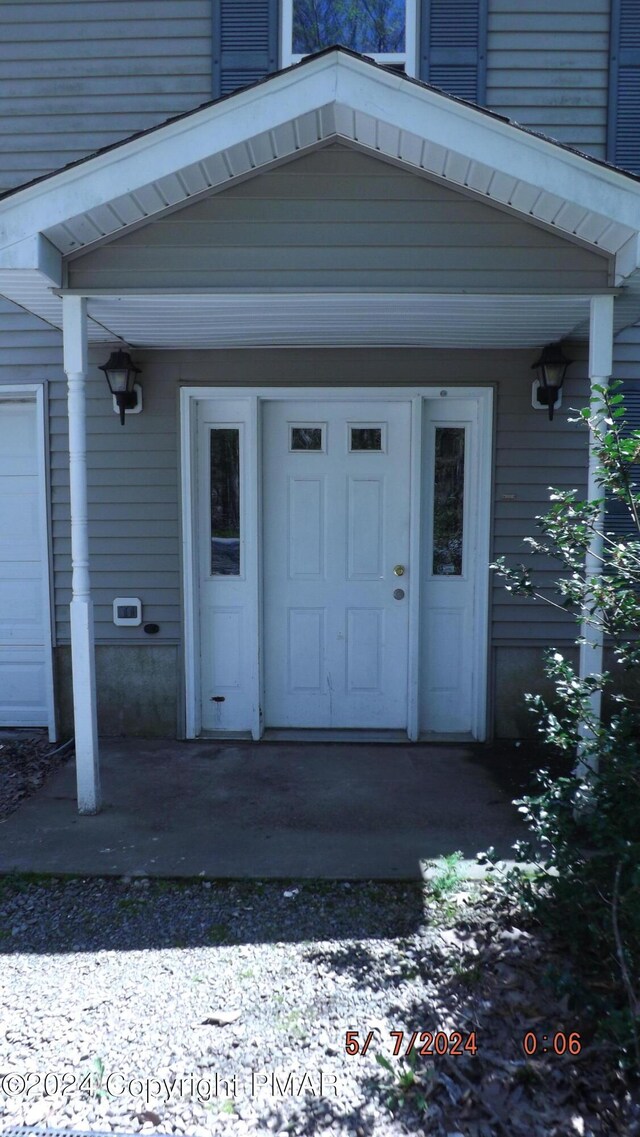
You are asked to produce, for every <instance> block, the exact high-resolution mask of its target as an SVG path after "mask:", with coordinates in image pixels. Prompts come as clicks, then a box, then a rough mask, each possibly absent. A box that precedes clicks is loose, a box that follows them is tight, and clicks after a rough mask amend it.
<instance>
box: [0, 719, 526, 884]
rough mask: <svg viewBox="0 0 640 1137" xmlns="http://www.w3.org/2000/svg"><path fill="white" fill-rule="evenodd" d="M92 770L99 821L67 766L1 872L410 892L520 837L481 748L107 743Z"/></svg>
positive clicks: (10, 822)
mask: <svg viewBox="0 0 640 1137" xmlns="http://www.w3.org/2000/svg"><path fill="white" fill-rule="evenodd" d="M513 756H514V761H515V760H516V757H517V752H516V751H514V754H513ZM493 765H494V767H495V763H494V764H493ZM101 767H102V781H103V793H104V808H103V811H102V813H100V814H99V815H98V816H96V817H80V816H79V815H78V813H77V810H76V798H75V766H74V763H73V761H71V762H68V763H67V764H66V765H65V766H64V767H62V768H61V769H59V770H57V771H56V772H55V773H54V774H53V775H52V776H51V778H50V780H49V781H48V783H47V784H46V785H45V786H44V787H43V788H42V789H41V790H39V791H38V792H37V793H36V794H35V796H34V797H32V798H30V799H29V800H27V801H25V802H24V803H23V804H22V806H21V807H20V808H19V809H18V810H17V811H16V812H15V813H14V814H12V815H11V816H10V817H8V818H7V819H6V820H5V821H4V822H3V823H2V824H0V872H3V873H6V872H11V871H21V872H38V873H40V872H43V873H52V874H54V875H58V874H61V875H62V874H66V873H70V874H80V875H95V876H98V875H137V874H143V875H148V876H158V877H194V876H198V875H200V876H205V877H211V878H224V877H227V878H242V877H244V878H257V879H260V878H265V879H267V878H275V879H278V878H282V879H286V878H295V877H298V878H310V879H313V878H324V879H353V880H356V879H378V880H393V879H409V880H415V879H418V878H419V877H420V876H421V875H422V873H421V862H422V861H424V860H432V859H435V858H438V857H441V856H443V855H446V854H449V853H453V852H455V851H456V850H458V849H459V850H461V851H462V852H463V853H464V855H465V857H466V858H469V859H471V860H473V859H474V858H475V854H476V852H478V851H479V850H483V849H486V848H487V847H488V846H489V845H493V846H495V847H496V849H497V851H498V853H499V854H500V856H502V857H505V858H509V857H511V856H512V850H511V846H512V844H513V842H514V841H516V840H517V839H518V838H522V837H524V836H526V833H525V831H524V829H523V826H522V823H521V821H520V818H519V815H518V813H517V811H516V809H515V808H514V806H513V805H512V804H511V798H512V797H514V796H516V787H515V786H514V785H513V784H510V782H509V779H508V778H507V779H506V780H505V778H504V776H502V775H500V772H499V770H498V769H497V768H492V761H491V750H490V748H488V747H487V746H479V745H460V744H459V745H432V744H424V745H422V744H415V745H407V744H401V745H389V744H377V745H376V744H373V743H360V744H358V743H350V744H345V743H330V742H326V743H310V742H308V743H304V744H303V743H299V742H298V743H276V742H271V743H264V742H262V743H258V744H255V743H251V742H236V743H233V744H231V743H224V744H221V743H219V742H214V741H196V742H174V741H156V740H152V741H143V740H140V739H122V740H121V739H117V740H116V739H108V740H103V742H102V744H101ZM502 769H504V759H503V764H502ZM507 770H508V766H507Z"/></svg>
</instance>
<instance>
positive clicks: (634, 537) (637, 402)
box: [605, 379, 640, 541]
mask: <svg viewBox="0 0 640 1137" xmlns="http://www.w3.org/2000/svg"><path fill="white" fill-rule="evenodd" d="M621 392H622V394H623V395H624V406H625V410H626V416H625V426H626V429H625V430H624V432H623V433H624V434H625V435H627V434H630V433H631V432H632V431H634V430H640V379H625V380H624V385H623V387H622V388H621ZM632 482H633V483H634V485H635V487H636V493H637V492H638V491H639V490H640V464H639V465H636V466H634V467H633V473H632ZM605 531H606V532H608V533H615V535H616V537H620V538H621V539H622V540H627V541H638V540H640V537H639V536H638V530H637V529H636V526H635V523H634V520H633V518H632V516H631V514H630V513H629V509H628V507H627V506H626V505H625V504H624V502H621V501H616V499H615V498H613V499H612V498H610V497H608V498H607V513H606V518H605Z"/></svg>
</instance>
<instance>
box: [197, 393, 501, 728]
mask: <svg viewBox="0 0 640 1137" xmlns="http://www.w3.org/2000/svg"><path fill="white" fill-rule="evenodd" d="M443 396H446V397H447V398H448V399H449V400H450V401H451V402H452V403H455V400H456V398H458V399H475V400H476V402H477V404H478V472H477V473H478V477H477V490H476V494H477V497H476V503H475V507H476V509H477V518H478V525H477V544H476V548H475V550H474V556H473V560H474V563H475V565H476V580H475V613H474V632H473V645H472V651H473V675H474V691H473V734H474V737H475V738H476V739H477V740H478V741H479V742H482V741H484V739H485V738H486V731H487V675H488V648H489V556H490V540H491V534H490V525H491V497H492V495H491V485H492V439H493V388H492V387H491V386H486V387H457V386H452V387H446V386H445V387H441V386H438V387H331V386H326V387H324V386H323V387H321V388H313V389H310V388H309V387H235V386H225V387H216V386H213V385H212V386H200V387H195V386H188V387H182V388H181V389H180V450H181V453H180V473H181V501H182V580H183V616H184V674H185V737H186V738H197V737H198V736H199V734H200V730H201V708H200V694H199V693H200V644H199V639H200V633H199V600H198V577H197V563H198V561H197V550H196V541H197V521H196V512H195V511H196V501H197V493H196V490H197V465H196V457H197V456H196V447H195V445H194V439H195V423H196V411H197V402H198V401H201V400H208V399H216V398H218V399H247V400H250V419H251V424H252V430H251V434H252V435H253V439H254V443H255V445H254V446H253V448H251V447H250V448H249V455H248V457H249V468H248V475H249V478H250V482H251V485H250V487H249V500H248V502H247V504H249V503H250V502H251V504H253V517H250V518H248V523H249V524H251V525H254V526H256V527H258V530H257V531H258V533H260V532H261V529H260V528H259V527H260V526H261V517H260V512H261V504H260V503H261V495H260V492H259V486H260V469H261V457H260V433H261V432H260V406H261V401H262V400H265V399H269V400H274V399H282V400H286V401H289V400H293V399H295V400H298V401H300V400H303V399H307V400H309V401H310V402H311V401H317V400H318V399H319V398H320V399H325V400H326V399H333V400H336V401H352V400H354V399H360V400H362V399H376V398H378V399H384V400H393V399H398V400H404V401H407V400H408V401H410V402H411V405H412V425H411V445H412V459H411V466H412V469H411V473H412V484H411V504H410V524H411V557H412V560H411V563H412V564H419V563H420V559H419V556H420V514H421V501H420V498H421V476H420V472H421V468H422V466H421V463H422V414H421V413H420V412H421V410H422V405H423V400H424V399H436V398H441V397H443ZM257 548H258V552H257V558H258V559H257V565H256V568H257V573H256V583H257V587H256V589H255V592H254V596H253V602H252V608H253V612H252V613H251V616H252V619H253V625H254V627H255V629H256V630H257V640H258V642H257V644H256V649H257V653H258V667H257V670H256V673H255V684H256V691H255V697H254V699H253V703H254V706H255V708H256V712H255V715H254V721H253V723H252V728H251V733H252V736H253V738H254V739H256V740H257V739H259V738H260V737H261V734H262V721H261V716H260V708H261V707H262V706H264V700H263V682H262V651H261V644H262V611H261V596H262V588H261V583H262V582H261V575H262V573H261V563H262V557H261V549H260V542H259V541H258V542H257ZM419 575H420V574H419V573H416V577H419ZM409 603H410V613H409V620H410V633H409V671H408V674H409V682H408V720H407V733H408V736H409V739H410V740H412V741H417V739H418V737H419V727H418V711H419V698H418V695H419V673H418V669H419V628H420V623H419V613H420V596H419V585H418V586H416V581H415V578H414V583H413V585H412V589H411V596H410V602H409Z"/></svg>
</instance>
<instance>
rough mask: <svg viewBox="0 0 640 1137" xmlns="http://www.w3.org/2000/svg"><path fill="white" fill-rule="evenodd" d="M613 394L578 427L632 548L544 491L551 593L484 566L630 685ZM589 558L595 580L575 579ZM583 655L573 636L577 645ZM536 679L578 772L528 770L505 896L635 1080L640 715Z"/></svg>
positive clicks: (628, 474) (574, 681) (636, 447)
mask: <svg viewBox="0 0 640 1137" xmlns="http://www.w3.org/2000/svg"><path fill="white" fill-rule="evenodd" d="M620 387H621V384H620V383H612V385H611V387H610V388H609V389H608V390H607V389H606V388H604V387H598V388H596V395H595V397H594V399H593V400H592V402H591V405H590V406H589V407H587V408H586V409H585V410H584V411H582V412H581V416H580V417H581V418H582V419H583V420H584V422H585V423H586V424H587V425H589V426H590V427H591V428H592V430H593V432H594V439H595V449H596V453H597V457H598V475H597V481H598V484H599V485H600V486H601V487H602V489H603V490H604V491H606V493H607V494H608V495H610V496H611V497H613V498H616V499H618V500H620V501H623V502H624V503H625V505H626V507H627V509H628V511H629V514H630V517H631V518H632V521H633V525H634V527H635V531H636V532H637V537H636V532H634V536H633V539H628V540H622V539H620V538H619V537H616V536H615V535H614V534H612V533H610V532H608V531H607V530H606V526H603V525H602V522H601V511H600V502H584V501H578V500H577V492H576V491H575V490H574V491H568V492H567V491H552V496H551V501H552V506H551V509H550V510H549V512H548V513H547V514H546V515H545V516H544V517H542V518H537V521H538V524H539V527H540V529H541V531H542V534H543V538H542V539H539V538H528V539H527V543H528V544H529V546H530V548H531V550H532V551H533V552H534V553H536V554H542V555H544V556H551V557H554V558H555V559H556V560H557V561H559V562H560V565H561V569H562V575H561V577H560V578H559V579H558V580H557V582H556V584H555V588H554V592H553V594H552V595H549V593H548V592H547V593H545V592H543V591H541V590H540V589H539V588H537V586H536V584H535V582H534V579H533V576H532V574H531V572H530V571H529V570H528V569H527V568H525V567H524V566H523V565H520V566H518V567H517V568H510V567H508V566H507V565H506V563H505V560H504V558H501V559H500V560H499V561H498V562H497V563H496V564H495V565H494V566H492V567H493V568H495V569H496V570H497V571H498V573H499V574H500V575H501V576H502V577H504V579H505V580H506V582H507V584H506V587H507V589H508V590H509V591H511V592H513V593H515V594H518V595H524V596H528V597H531V598H534V599H538V600H540V601H543V602H545V603H548V604H553V605H555V606H556V607H560V608H562V609H563V610H566V611H569V612H572V613H574V615H575V617H576V620H577V621H578V622H581V621H584V623H585V624H586V625H587V627H589V628H595V629H598V630H599V631H602V632H603V633H604V634H605V636H606V637H607V641H606V642H607V645H608V646H610V648H611V650H612V652H613V656H614V659H615V660H616V670H617V669H618V667H619V668H620V669H621V670H624V671H627V672H628V671H634V670H637V669H638V668H639V667H640V638H639V634H640V492H639V490H638V486H637V485H636V484H635V483H634V465H635V464H636V463H637V462H638V461H640V431H630V430H628V428H627V427H626V425H625V406H624V400H623V396H622V394H621V391H620ZM574 421H575V420H574ZM588 551H590V552H591V554H592V560H591V565H593V563H594V561H593V555H595V558H596V559H597V563H598V565H599V568H600V571H599V572H597V571H596V572H594V571H593V568H592V569H591V571H588V570H587V568H586V567H585V564H586V555H587V552H588ZM583 642H584V641H583V640H582V638H581V636H580V635H578V637H577V639H576V643H577V644H581V643H583ZM545 671H546V674H547V676H548V678H549V679H550V680H551V681H552V683H553V686H554V689H555V699H554V701H553V704H552V705H551V704H549V703H547V702H546V701H545V700H544V699H543V698H542V697H541V696H539V695H528V696H527V697H526V698H527V702H528V704H529V707H530V709H531V710H532V711H533V712H534V713H535V714H536V715H537V717H538V721H539V729H540V732H541V733H542V734H543V736H544V738H545V741H546V742H547V743H548V745H549V746H550V748H551V752H552V754H553V753H555V754H559V753H565V754H567V753H574V754H575V755H576V756H577V758H578V761H577V763H576V766H575V768H574V771H573V773H571V774H569V775H568V776H562V777H556V776H554V775H553V774H552V773H551V772H550V771H549V770H542V771H540V772H539V774H538V787H539V788H538V792H536V793H535V794H532V795H530V796H529V797H526V798H523V799H522V800H520V801H519V802H517V803H516V804H517V805H518V806H519V808H520V811H521V812H522V813H523V815H524V817H525V819H526V821H527V823H528V826H529V828H530V830H531V833H532V837H533V840H532V842H531V843H529V844H526V843H519V845H518V846H516V858H517V860H519V861H520V862H522V861H525V860H527V861H533V862H534V863H535V864H536V865H537V867H538V869H539V872H538V874H537V875H536V876H534V877H533V878H531V876H529V875H527V874H524V873H523V872H515V873H512V874H511V877H510V883H511V886H512V890H513V889H515V893H516V894H517V897H518V900H519V902H520V903H521V904H524V905H527V906H528V907H529V908H530V909H532V910H533V911H535V913H536V914H537V916H538V918H539V919H540V920H541V922H542V923H543V925H544V926H546V927H547V928H549V929H550V930H551V931H552V932H553V934H554V936H555V937H556V939H557V941H558V942H559V943H560V944H561V945H562V947H563V949H564V954H565V957H566V959H567V963H568V967H567V970H566V973H565V974H564V975H563V976H561V977H558V976H556V978H557V979H561V980H562V982H563V984H564V989H565V990H566V991H567V992H568V993H569V994H570V995H572V996H573V1001H574V1003H575V1005H576V1007H577V1009H579V1010H580V1011H581V1012H583V1013H584V1014H585V1016H586V1017H587V1018H588V1019H590V1020H591V1021H592V1023H593V1025H594V1028H595V1029H596V1030H597V1032H598V1033H601V1034H605V1035H606V1036H608V1038H609V1039H610V1040H613V1042H614V1043H615V1044H616V1046H617V1047H619V1050H620V1054H621V1056H622V1058H623V1060H624V1062H625V1064H627V1065H635V1066H636V1068H637V1070H638V1072H640V707H639V706H638V703H637V702H636V701H635V700H630V699H629V698H628V697H626V696H625V695H623V694H622V693H621V691H620V689H619V687H620V684H619V681H618V682H617V681H616V680H614V679H613V677H612V675H611V674H610V673H604V674H598V673H596V674H592V675H588V676H586V677H584V678H582V679H581V678H580V677H579V675H578V674H577V673H576V671H575V669H574V668H573V667H572V665H571V664H570V663H569V662H568V661H567V660H566V659H565V658H564V657H563V656H562V654H561V653H560V652H558V651H555V650H551V651H549V652H548V653H547V655H546V663H545ZM603 691H606V692H607V693H608V696H609V699H610V702H611V705H612V708H613V711H612V713H611V714H610V716H609V719H608V721H606V722H605V721H601V719H600V716H599V697H600V695H601V693H602V692H603ZM488 857H489V859H490V860H491V851H489V854H488Z"/></svg>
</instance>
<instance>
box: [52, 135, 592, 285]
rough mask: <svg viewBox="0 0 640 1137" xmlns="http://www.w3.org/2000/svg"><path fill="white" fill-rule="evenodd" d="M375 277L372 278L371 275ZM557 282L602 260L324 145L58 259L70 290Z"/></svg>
mask: <svg viewBox="0 0 640 1137" xmlns="http://www.w3.org/2000/svg"><path fill="white" fill-rule="evenodd" d="M372 273H375V281H374V280H373V278H372ZM550 274H552V275H553V280H554V284H555V285H556V286H557V287H558V288H560V289H561V288H573V287H575V288H599V287H604V286H606V285H607V282H608V281H607V259H606V258H604V257H602V256H598V255H596V254H594V253H592V252H590V251H588V250H586V249H583V248H581V247H579V246H577V245H574V244H571V243H569V242H567V241H566V240H563V239H562V238H561V237H559V236H558V235H557V234H555V233H551V232H547V231H546V230H544V229H542V228H539V227H536V226H534V225H531V224H527V223H525V222H523V221H519V220H514V219H512V218H510V217H507V215H506V214H505V213H504V212H502V211H500V210H497V209H495V208H492V207H491V206H489V205H485V204H484V202H481V201H477V200H472V199H471V198H468V197H465V196H463V195H461V194H459V193H456V192H454V191H452V190H450V189H448V188H447V187H444V186H440V185H437V184H435V183H432V182H429V181H428V180H427V179H426V178H420V177H417V176H416V175H414V174H412V173H409V172H408V171H406V170H402V169H400V168H398V167H396V166H393V165H391V164H389V163H385V162H382V161H380V160H379V159H377V158H371V157H369V156H367V155H364V154H361V153H358V152H356V151H354V150H350V149H348V148H346V147H345V148H343V147H340V146H331V147H326V148H324V149H320V150H317V151H315V152H314V153H312V154H310V155H307V156H305V157H302V158H298V159H296V160H295V161H292V162H289V163H287V164H286V165H284V166H280V167H279V168H277V169H276V170H273V171H271V172H269V173H263V174H260V175H258V176H256V177H254V178H252V179H251V180H249V181H246V182H243V183H242V184H241V185H238V186H236V187H234V188H230V189H228V190H225V191H223V192H222V193H219V194H215V195H213V196H212V197H209V198H207V199H205V200H203V201H201V202H199V203H196V204H195V205H192V206H188V207H187V208H186V209H182V210H179V211H178V212H175V213H173V214H171V215H170V216H168V217H165V218H164V219H163V220H160V221H156V222H152V223H150V224H148V225H146V226H144V227H142V228H139V229H137V230H136V231H135V232H133V233H130V234H127V235H126V236H124V237H120V238H118V239H116V240H114V241H112V242H110V243H109V244H106V245H103V246H102V247H101V248H99V249H95V250H94V251H92V252H88V253H84V254H83V255H82V256H80V257H78V258H77V259H75V260H71V261H70V262H69V276H68V281H69V286H70V287H72V288H105V289H111V288H113V289H116V290H117V289H118V288H143V289H147V288H172V287H179V288H189V287H192V288H199V287H219V288H225V289H227V288H254V289H255V288H257V289H261V288H265V289H267V288H294V289H297V288H303V289H305V288H318V287H324V288H331V289H333V288H336V287H338V288H340V287H342V288H370V287H371V286H372V283H374V282H375V286H376V287H378V288H395V287H401V288H442V289H446V288H451V287H454V288H460V287H468V288H470V289H472V288H474V287H480V288H487V287H494V288H497V289H502V288H503V289H505V290H507V289H510V288H526V289H529V288H532V289H535V288H536V287H541V288H545V287H546V286H547V285H548V282H549V277H550Z"/></svg>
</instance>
